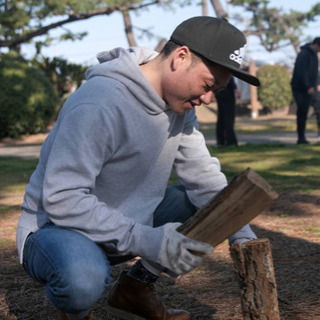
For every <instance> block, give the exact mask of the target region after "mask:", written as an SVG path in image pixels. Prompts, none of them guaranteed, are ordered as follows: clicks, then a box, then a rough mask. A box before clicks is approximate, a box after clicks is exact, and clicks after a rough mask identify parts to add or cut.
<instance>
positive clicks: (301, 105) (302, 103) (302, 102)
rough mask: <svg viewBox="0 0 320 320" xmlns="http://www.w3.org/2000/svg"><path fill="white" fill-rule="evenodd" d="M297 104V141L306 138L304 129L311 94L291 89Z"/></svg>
mask: <svg viewBox="0 0 320 320" xmlns="http://www.w3.org/2000/svg"><path fill="white" fill-rule="evenodd" d="M293 96H294V99H295V100H296V104H297V134H298V141H303V140H306V137H305V131H306V124H307V118H308V111H309V106H310V102H311V96H310V95H309V94H308V93H307V92H300V91H293Z"/></svg>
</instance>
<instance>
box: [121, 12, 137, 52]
mask: <svg viewBox="0 0 320 320" xmlns="http://www.w3.org/2000/svg"><path fill="white" fill-rule="evenodd" d="M121 13H122V17H123V22H124V30H125V33H126V37H127V40H128V44H129V47H136V46H137V43H136V40H135V38H134V35H133V31H132V23H131V18H130V14H129V11H122V12H121Z"/></svg>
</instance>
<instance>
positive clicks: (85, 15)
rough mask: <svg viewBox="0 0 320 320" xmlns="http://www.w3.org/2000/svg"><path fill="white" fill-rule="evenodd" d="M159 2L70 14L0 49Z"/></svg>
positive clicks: (11, 41)
mask: <svg viewBox="0 0 320 320" xmlns="http://www.w3.org/2000/svg"><path fill="white" fill-rule="evenodd" d="M159 2H160V0H152V1H151V2H148V3H144V4H140V5H138V6H137V5H132V4H129V5H127V6H116V7H112V8H103V9H98V10H93V11H88V12H86V13H81V14H71V15H69V16H68V18H67V19H65V20H61V21H58V22H55V23H51V24H49V25H47V26H44V27H41V28H39V29H37V30H35V31H32V32H29V33H27V34H24V35H22V36H19V37H17V38H15V39H11V40H0V47H9V48H11V47H15V46H17V45H19V44H21V43H25V42H28V41H30V40H31V39H33V38H35V37H38V36H42V35H45V34H47V33H48V32H49V31H50V30H52V29H55V28H57V27H61V26H62V25H65V24H67V23H70V22H74V21H80V20H86V19H89V18H92V17H94V16H99V15H110V14H112V13H113V12H115V11H120V12H122V11H129V10H138V9H141V8H144V7H148V6H150V5H154V4H157V3H159Z"/></svg>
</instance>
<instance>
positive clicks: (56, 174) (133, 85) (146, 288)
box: [17, 17, 259, 320]
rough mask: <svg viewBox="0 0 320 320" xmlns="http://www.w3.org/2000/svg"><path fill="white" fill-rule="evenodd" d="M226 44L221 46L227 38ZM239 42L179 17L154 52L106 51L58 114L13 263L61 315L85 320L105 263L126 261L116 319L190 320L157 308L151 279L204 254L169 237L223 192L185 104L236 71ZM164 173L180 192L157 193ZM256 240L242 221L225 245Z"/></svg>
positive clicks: (222, 27) (215, 25) (106, 274)
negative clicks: (40, 288)
mask: <svg viewBox="0 0 320 320" xmlns="http://www.w3.org/2000/svg"><path fill="white" fill-rule="evenodd" d="M226 39H227V40H226ZM245 44H246V40H245V37H244V35H243V34H242V32H240V31H239V30H238V29H236V28H235V27H234V26H232V25H230V24H229V23H227V22H225V21H223V20H220V19H216V18H212V17H195V18H191V19H188V20H186V21H184V22H183V23H182V24H180V25H179V26H178V27H177V28H176V29H175V31H174V32H173V34H172V36H171V38H170V41H169V42H168V43H167V45H166V46H165V47H164V49H163V50H162V51H161V53H160V54H159V55H158V54H157V53H156V52H153V51H150V50H146V49H140V48H129V49H122V48H116V49H114V50H111V51H108V52H103V53H101V54H100V55H98V59H99V61H100V64H99V65H96V66H93V67H92V68H90V69H89V70H88V71H87V73H86V78H87V81H86V82H85V83H84V84H83V85H82V86H81V87H80V88H79V89H78V90H77V91H76V92H74V93H73V94H72V95H71V96H70V97H69V98H68V99H67V101H66V103H65V104H64V106H63V108H62V109H61V111H60V114H59V117H58V119H57V122H56V124H55V125H54V127H53V128H52V130H51V132H50V134H49V136H48V137H47V139H46V140H45V142H44V144H43V146H42V149H41V153H40V159H39V164H38V166H37V168H36V170H35V172H34V173H33V175H32V176H31V179H30V182H29V184H28V185H27V187H26V192H25V196H24V202H23V204H22V210H23V211H22V215H21V218H20V221H19V224H18V228H17V246H18V254H19V258H20V262H21V263H23V266H24V269H25V270H26V272H27V273H28V274H29V275H30V276H31V277H32V278H33V279H34V280H36V281H38V282H40V283H42V284H44V285H45V287H46V294H47V296H48V298H49V300H50V301H51V302H52V304H53V305H54V306H55V307H56V308H57V309H58V310H60V312H59V317H60V319H89V318H90V317H91V316H90V314H89V312H90V310H91V309H92V307H93V306H94V304H95V303H96V302H97V300H98V299H99V298H101V296H102V295H103V294H104V293H105V291H106V289H107V288H108V287H109V286H110V284H111V282H112V279H111V266H112V265H113V264H116V263H120V262H123V261H126V260H128V259H130V258H132V257H133V256H139V257H141V258H142V259H141V260H138V261H137V262H136V263H135V264H134V265H133V266H132V267H131V268H130V269H129V270H128V272H123V273H122V274H121V275H120V277H119V279H118V281H117V282H116V283H115V285H114V286H113V288H112V290H111V293H110V297H109V300H108V303H109V307H110V312H112V313H113V314H115V315H118V316H120V317H121V318H124V319H132V318H134V317H140V318H142V319H148V320H165V319H166V320H189V319H191V317H190V314H189V313H188V312H187V311H183V310H168V309H167V308H166V306H165V305H164V304H163V303H162V302H161V300H160V298H159V297H158V296H157V295H156V293H155V289H154V283H155V281H156V280H157V278H158V277H159V275H160V274H161V273H162V272H167V273H170V274H176V275H177V274H183V273H186V272H188V271H190V270H192V269H193V268H195V267H196V266H198V265H200V264H201V263H202V261H203V258H202V257H200V256H199V255H198V254H197V253H200V254H209V253H211V252H212V250H213V248H212V247H211V246H210V245H208V244H206V243H202V242H198V241H194V240H191V239H189V238H187V237H185V236H183V235H182V234H180V233H179V232H177V231H176V229H177V227H178V226H179V225H180V224H181V223H183V222H184V221H186V220H187V219H188V218H189V217H191V216H192V215H193V214H194V213H195V212H196V210H197V208H199V207H201V206H203V205H204V204H206V203H207V202H208V201H209V200H210V199H211V198H212V197H213V196H214V195H216V194H217V193H218V192H219V191H220V190H221V189H223V188H224V187H225V186H226V184H227V181H226V178H225V175H224V174H223V173H222V172H221V171H220V164H219V161H218V159H217V158H215V157H211V155H210V153H209V151H208V149H207V147H206V144H205V139H204V137H203V135H202V134H201V133H200V132H199V131H198V126H197V122H196V115H195V106H197V105H200V104H201V103H209V101H210V99H211V97H212V94H214V93H215V92H217V91H218V90H221V89H222V88H224V87H225V86H226V85H227V83H228V81H229V79H230V77H231V76H232V74H233V75H235V76H237V77H239V78H241V79H242V80H244V81H247V82H249V83H251V84H253V85H256V86H257V85H259V80H258V79H257V78H255V77H253V76H251V75H250V74H248V73H246V72H244V71H242V70H240V69H239V67H240V65H241V61H242V58H243V55H244V47H245ZM172 168H174V170H175V171H176V174H177V176H178V178H179V180H180V181H181V185H177V186H171V187H168V186H167V185H168V181H169V178H170V174H171V171H172ZM254 238H256V235H255V234H254V233H253V232H252V230H251V229H250V227H249V225H246V226H245V227H244V228H242V229H241V230H239V231H238V232H237V233H236V234H235V235H233V236H231V237H230V239H229V241H230V244H231V245H232V244H233V243H236V242H245V241H248V240H250V239H254Z"/></svg>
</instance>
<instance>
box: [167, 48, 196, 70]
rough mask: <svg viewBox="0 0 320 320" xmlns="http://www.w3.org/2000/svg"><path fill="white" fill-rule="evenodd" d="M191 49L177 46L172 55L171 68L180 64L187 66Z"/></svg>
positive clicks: (175, 68) (174, 68) (175, 67)
mask: <svg viewBox="0 0 320 320" xmlns="http://www.w3.org/2000/svg"><path fill="white" fill-rule="evenodd" d="M191 58H192V57H191V51H190V49H189V48H188V47H187V46H182V47H179V48H177V49H176V50H175V51H174V53H173V56H172V61H171V69H172V71H175V70H177V68H179V67H180V66H181V65H183V66H188V65H189V63H191Z"/></svg>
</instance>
